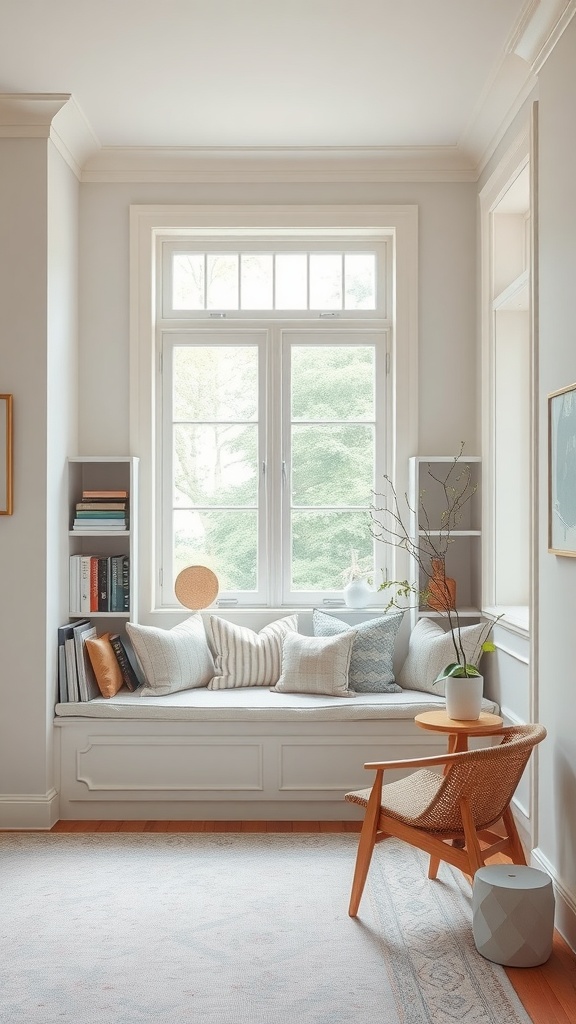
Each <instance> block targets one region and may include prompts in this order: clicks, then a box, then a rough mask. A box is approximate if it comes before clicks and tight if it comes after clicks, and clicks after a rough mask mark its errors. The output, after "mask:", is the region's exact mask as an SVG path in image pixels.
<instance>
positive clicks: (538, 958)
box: [472, 864, 554, 967]
mask: <svg viewBox="0 0 576 1024" xmlns="http://www.w3.org/2000/svg"><path fill="white" fill-rule="evenodd" d="M472 914H473V916H472V933H473V935H474V942H475V943H476V949H477V950H478V952H479V953H481V954H482V956H485V957H486V959H487V960H492V961H493V962H494V963H496V964H504V966H505V967H537V966H538V964H543V963H544V962H545V961H546V960H547V959H548V957H549V956H550V954H551V952H552V938H553V934H554V890H553V888H552V879H551V878H550V877H549V875H547V874H546V873H545V872H544V871H538V870H537V869H536V868H529V867H526V866H525V865H523V864H490V865H489V866H488V867H483V868H479V869H478V871H477V872H476V874H475V875H474V887H473V892H472Z"/></svg>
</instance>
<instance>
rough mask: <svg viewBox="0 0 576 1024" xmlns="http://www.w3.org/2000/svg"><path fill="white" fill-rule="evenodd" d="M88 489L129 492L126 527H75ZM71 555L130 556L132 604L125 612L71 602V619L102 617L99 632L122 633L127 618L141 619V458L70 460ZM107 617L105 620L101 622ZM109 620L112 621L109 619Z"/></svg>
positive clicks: (89, 457)
mask: <svg viewBox="0 0 576 1024" xmlns="http://www.w3.org/2000/svg"><path fill="white" fill-rule="evenodd" d="M86 490H125V491H128V502H127V513H128V524H127V528H126V529H119V530H114V529H104V528H103V529H102V531H98V530H82V529H81V528H80V529H73V523H74V518H75V509H76V503H77V502H79V501H81V499H82V492H83V491H86ZM67 514H68V554H69V563H70V556H72V555H93V556H94V557H96V558H101V559H103V558H107V557H109V556H110V557H113V556H122V555H128V558H129V566H128V589H129V604H128V608H127V609H125V610H123V611H82V610H81V608H80V607H73V604H72V603H71V602H69V617H70V618H71V619H80V618H89V619H93V620H98V622H97V623H96V621H95V624H97V626H98V632H99V633H100V632H103V631H105V630H107V629H108V628H109V629H110V631H112V632H119V631H121V629H122V623H123V622H125V621H137V619H138V609H137V602H138V580H137V551H138V546H137V541H138V459H137V458H135V457H134V456H131V455H126V456H123V455H116V456H114V455H110V456H96V455H87V456H80V455H77V456H73V457H70V458H69V459H68V511H67ZM101 620H104V621H101ZM106 620H108V622H107V621H106Z"/></svg>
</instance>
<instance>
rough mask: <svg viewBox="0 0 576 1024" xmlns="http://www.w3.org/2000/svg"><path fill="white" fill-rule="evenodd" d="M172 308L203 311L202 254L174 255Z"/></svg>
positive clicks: (185, 253) (183, 253)
mask: <svg viewBox="0 0 576 1024" xmlns="http://www.w3.org/2000/svg"><path fill="white" fill-rule="evenodd" d="M172 308H173V309H204V254H203V253H201V252H200V253H198V252H181V253H174V255H173V257H172Z"/></svg>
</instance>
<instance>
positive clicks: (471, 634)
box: [398, 618, 486, 697]
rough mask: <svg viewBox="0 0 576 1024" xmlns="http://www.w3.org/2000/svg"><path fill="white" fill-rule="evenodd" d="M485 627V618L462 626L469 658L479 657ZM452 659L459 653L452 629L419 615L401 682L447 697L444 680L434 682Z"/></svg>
mask: <svg viewBox="0 0 576 1024" xmlns="http://www.w3.org/2000/svg"><path fill="white" fill-rule="evenodd" d="M485 628H486V627H485V624H484V623H482V622H478V623H477V624H475V625H474V626H462V628H461V630H460V633H461V637H462V646H463V648H464V653H465V655H466V659H467V661H472V660H473V659H474V658H475V657H476V658H477V657H478V645H479V643H480V641H481V638H482V633H483V631H485ZM453 661H456V655H455V651H454V644H453V643H452V637H451V635H450V633H446V632H445V631H444V630H443V629H442V626H440V625H438V623H437V622H434V621H433V620H432V619H427V618H421V619H418V622H417V623H416V625H415V626H414V629H413V630H412V633H411V634H410V640H409V643H408V656H407V658H406V661H405V662H404V664H403V666H402V668H401V670H400V673H399V675H398V682H399V683H400V686H401V687H402V688H403V689H404V690H423V691H424V692H425V693H433V694H435V695H436V696H437V697H444V696H445V691H446V684H445V682H444V681H442V682H440V683H436V685H435V686H434V685H433V683H434V680H435V679H436V676H437V675H438V673H439V672H441V671H442V669H443V668H446V665H450V663H451V662H453Z"/></svg>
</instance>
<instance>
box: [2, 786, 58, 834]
mask: <svg viewBox="0 0 576 1024" xmlns="http://www.w3.org/2000/svg"><path fill="white" fill-rule="evenodd" d="M59 817H60V800H59V796H58V793H57V792H56V790H55V789H51V790H50V791H49V792H48V793H14V794H10V793H9V794H5V793H4V794H2V795H0V830H6V829H50V828H52V826H53V825H55V824H56V822H57V821H58V819H59Z"/></svg>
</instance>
